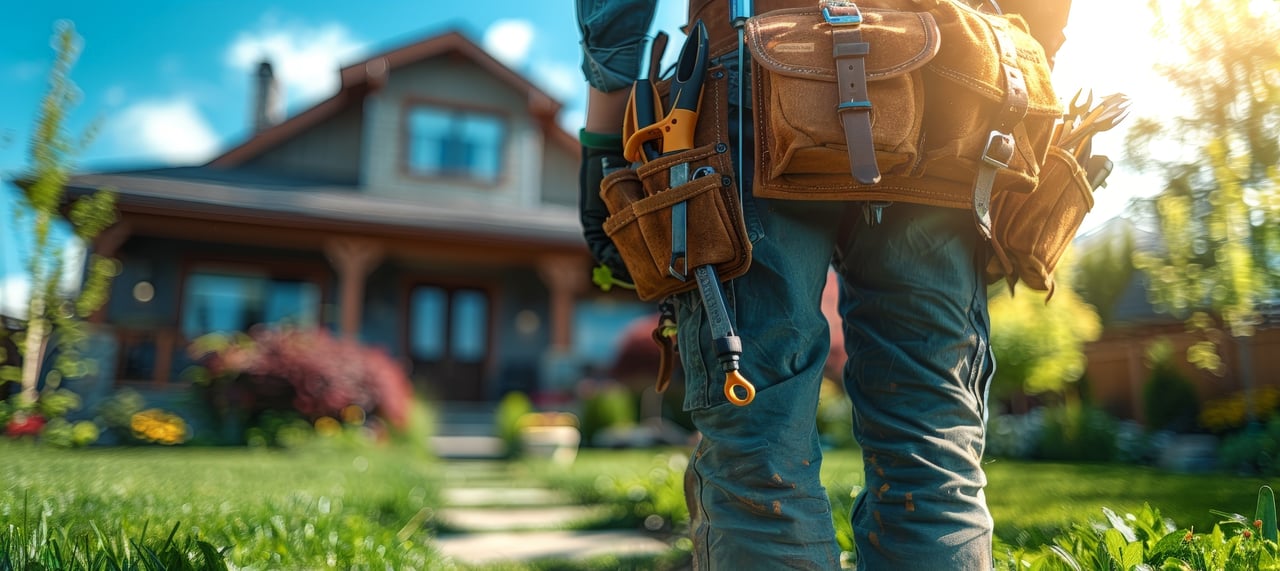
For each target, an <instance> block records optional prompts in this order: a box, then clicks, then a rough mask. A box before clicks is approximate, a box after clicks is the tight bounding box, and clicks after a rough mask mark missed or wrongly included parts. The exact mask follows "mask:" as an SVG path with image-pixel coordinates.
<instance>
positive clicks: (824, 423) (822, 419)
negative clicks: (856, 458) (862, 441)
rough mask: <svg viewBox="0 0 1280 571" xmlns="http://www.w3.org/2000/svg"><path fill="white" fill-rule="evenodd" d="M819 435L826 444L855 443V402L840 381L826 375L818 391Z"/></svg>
mask: <svg viewBox="0 0 1280 571" xmlns="http://www.w3.org/2000/svg"><path fill="white" fill-rule="evenodd" d="M818 436H819V437H821V438H822V443H823V444H824V445H826V446H831V447H835V448H848V447H851V446H854V445H855V444H854V440H853V402H852V401H850V400H849V395H848V394H847V393H845V392H844V387H842V386H840V383H838V382H836V381H833V380H831V379H828V378H825V377H824V378H823V379H822V389H821V392H819V393H818Z"/></svg>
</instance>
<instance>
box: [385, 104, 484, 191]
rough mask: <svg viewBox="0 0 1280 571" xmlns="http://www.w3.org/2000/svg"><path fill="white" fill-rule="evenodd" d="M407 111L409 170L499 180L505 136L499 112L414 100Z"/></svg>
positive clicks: (479, 180)
mask: <svg viewBox="0 0 1280 571" xmlns="http://www.w3.org/2000/svg"><path fill="white" fill-rule="evenodd" d="M408 113H409V117H408V126H409V134H408V146H409V148H408V169H409V172H410V173H411V174H414V175H419V176H430V177H448V178H462V179H469V180H473V181H478V182H483V183H488V184H492V183H495V182H497V181H498V177H499V176H500V175H501V174H502V146H503V141H504V139H505V136H506V124H505V122H504V121H503V118H502V117H501V116H500V115H497V114H494V113H486V112H483V111H477V110H472V109H457V108H449V107H442V106H437V105H427V104H416V105H414V106H412V107H410V108H409V110H408Z"/></svg>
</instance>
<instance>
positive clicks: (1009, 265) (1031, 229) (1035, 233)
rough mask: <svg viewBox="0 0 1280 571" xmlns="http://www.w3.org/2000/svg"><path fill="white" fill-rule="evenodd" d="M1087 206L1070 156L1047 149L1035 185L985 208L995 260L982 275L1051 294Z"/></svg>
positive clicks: (1088, 198) (1088, 196)
mask: <svg viewBox="0 0 1280 571" xmlns="http://www.w3.org/2000/svg"><path fill="white" fill-rule="evenodd" d="M1092 208H1093V192H1092V191H1091V189H1090V187H1089V182H1088V180H1087V179H1086V177H1085V172H1084V169H1082V168H1080V165H1079V163H1077V162H1076V159H1075V157H1073V156H1071V154H1070V153H1068V152H1067V151H1065V150H1063V149H1061V148H1059V147H1050V148H1049V153H1048V156H1047V157H1046V158H1045V162H1044V167H1043V170H1042V171H1041V174H1040V184H1039V185H1037V186H1036V188H1035V190H1033V191H1031V192H1029V193H1017V192H1006V193H1002V194H1000V195H998V196H996V198H995V200H994V202H993V203H992V205H991V221H992V222H991V223H992V233H993V234H992V239H991V245H992V249H993V250H994V253H995V256H993V257H992V258H991V260H990V261H989V262H988V264H987V274H988V277H992V278H998V277H1001V276H1003V277H1005V279H1006V280H1007V281H1008V282H1009V286H1010V287H1013V285H1014V284H1015V283H1016V282H1017V281H1019V280H1021V281H1022V282H1023V283H1025V284H1027V285H1028V286H1029V287H1031V288H1032V289H1037V290H1041V291H1048V292H1049V293H1050V295H1052V294H1053V271H1054V269H1055V268H1057V266H1058V261H1059V260H1060V259H1061V258H1062V254H1063V252H1065V251H1066V249H1067V246H1069V245H1070V244H1071V240H1072V239H1073V238H1075V235H1076V231H1077V230H1079V228H1080V223H1081V222H1083V221H1084V217H1085V215H1087V214H1088V213H1089V210H1091V209H1092Z"/></svg>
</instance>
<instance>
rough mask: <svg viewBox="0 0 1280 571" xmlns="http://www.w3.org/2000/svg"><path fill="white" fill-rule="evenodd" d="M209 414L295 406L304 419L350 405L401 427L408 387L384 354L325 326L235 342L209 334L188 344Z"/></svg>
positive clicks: (263, 332)
mask: <svg viewBox="0 0 1280 571" xmlns="http://www.w3.org/2000/svg"><path fill="white" fill-rule="evenodd" d="M192 353H193V356H194V357H195V358H196V359H197V360H199V361H200V363H201V364H202V365H203V366H204V368H205V369H206V372H207V375H205V378H204V379H203V380H204V382H205V384H206V386H207V387H208V388H209V389H210V390H209V391H208V396H209V398H210V404H211V405H213V408H214V409H215V411H217V412H220V413H225V412H228V411H231V410H236V411H240V412H241V413H248V414H249V415H250V416H257V415H259V414H260V413H262V412H265V411H294V412H297V413H298V414H300V415H301V416H302V417H304V418H306V419H307V420H309V421H312V422H314V421H316V420H319V419H321V418H325V417H328V418H344V409H347V414H346V416H350V409H349V407H352V406H354V407H358V408H359V409H360V410H363V411H365V412H366V413H367V414H369V415H376V416H377V417H378V418H380V419H381V420H383V421H385V422H386V423H388V424H390V425H391V426H392V427H395V428H402V427H403V426H404V424H405V420H406V417H407V414H408V408H409V404H410V399H411V397H412V393H413V389H412V386H411V385H410V382H409V378H408V375H407V374H406V373H405V370H404V369H403V368H402V367H401V366H400V365H399V364H397V363H396V362H395V361H394V360H393V359H392V358H391V357H390V356H389V355H387V353H386V352H385V351H382V350H380V349H377V348H373V347H366V346H363V345H361V344H359V343H358V342H356V341H353V340H349V339H339V338H336V337H334V336H333V335H332V334H330V333H329V332H328V331H325V330H319V329H316V330H297V329H269V328H265V327H261V328H255V329H254V330H253V331H252V333H251V334H250V335H248V336H243V335H241V336H239V337H238V338H236V339H227V338H225V337H208V336H206V337H205V338H201V339H200V340H197V342H196V343H195V344H193V346H192Z"/></svg>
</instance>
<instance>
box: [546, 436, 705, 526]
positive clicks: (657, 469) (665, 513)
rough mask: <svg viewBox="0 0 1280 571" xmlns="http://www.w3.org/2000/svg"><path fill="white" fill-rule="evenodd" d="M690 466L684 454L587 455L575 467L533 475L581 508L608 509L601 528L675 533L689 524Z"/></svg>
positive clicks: (559, 467) (548, 468) (556, 467)
mask: <svg viewBox="0 0 1280 571" xmlns="http://www.w3.org/2000/svg"><path fill="white" fill-rule="evenodd" d="M688 464H689V457H688V455H687V454H684V453H679V452H662V451H659V452H652V451H644V450H636V451H626V452H606V453H602V454H591V453H589V452H587V451H583V452H581V453H580V454H579V456H578V458H577V459H576V460H575V461H574V463H573V465H571V466H562V465H556V464H546V463H540V464H538V465H536V466H534V470H535V473H538V474H539V477H541V478H543V479H544V480H546V481H547V482H548V483H549V484H550V485H551V487H553V488H555V489H558V490H564V491H565V492H567V493H568V494H570V496H572V497H573V499H574V500H575V501H576V502H578V503H582V504H604V505H607V506H609V508H610V511H609V516H608V517H607V518H606V519H605V520H603V521H600V522H597V523H596V525H597V526H601V527H634V528H640V527H643V528H644V529H648V530H649V531H672V530H678V529H683V528H687V527H688V525H689V508H688V505H687V504H686V503H685V497H684V476H685V468H686V467H687V466H688Z"/></svg>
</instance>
